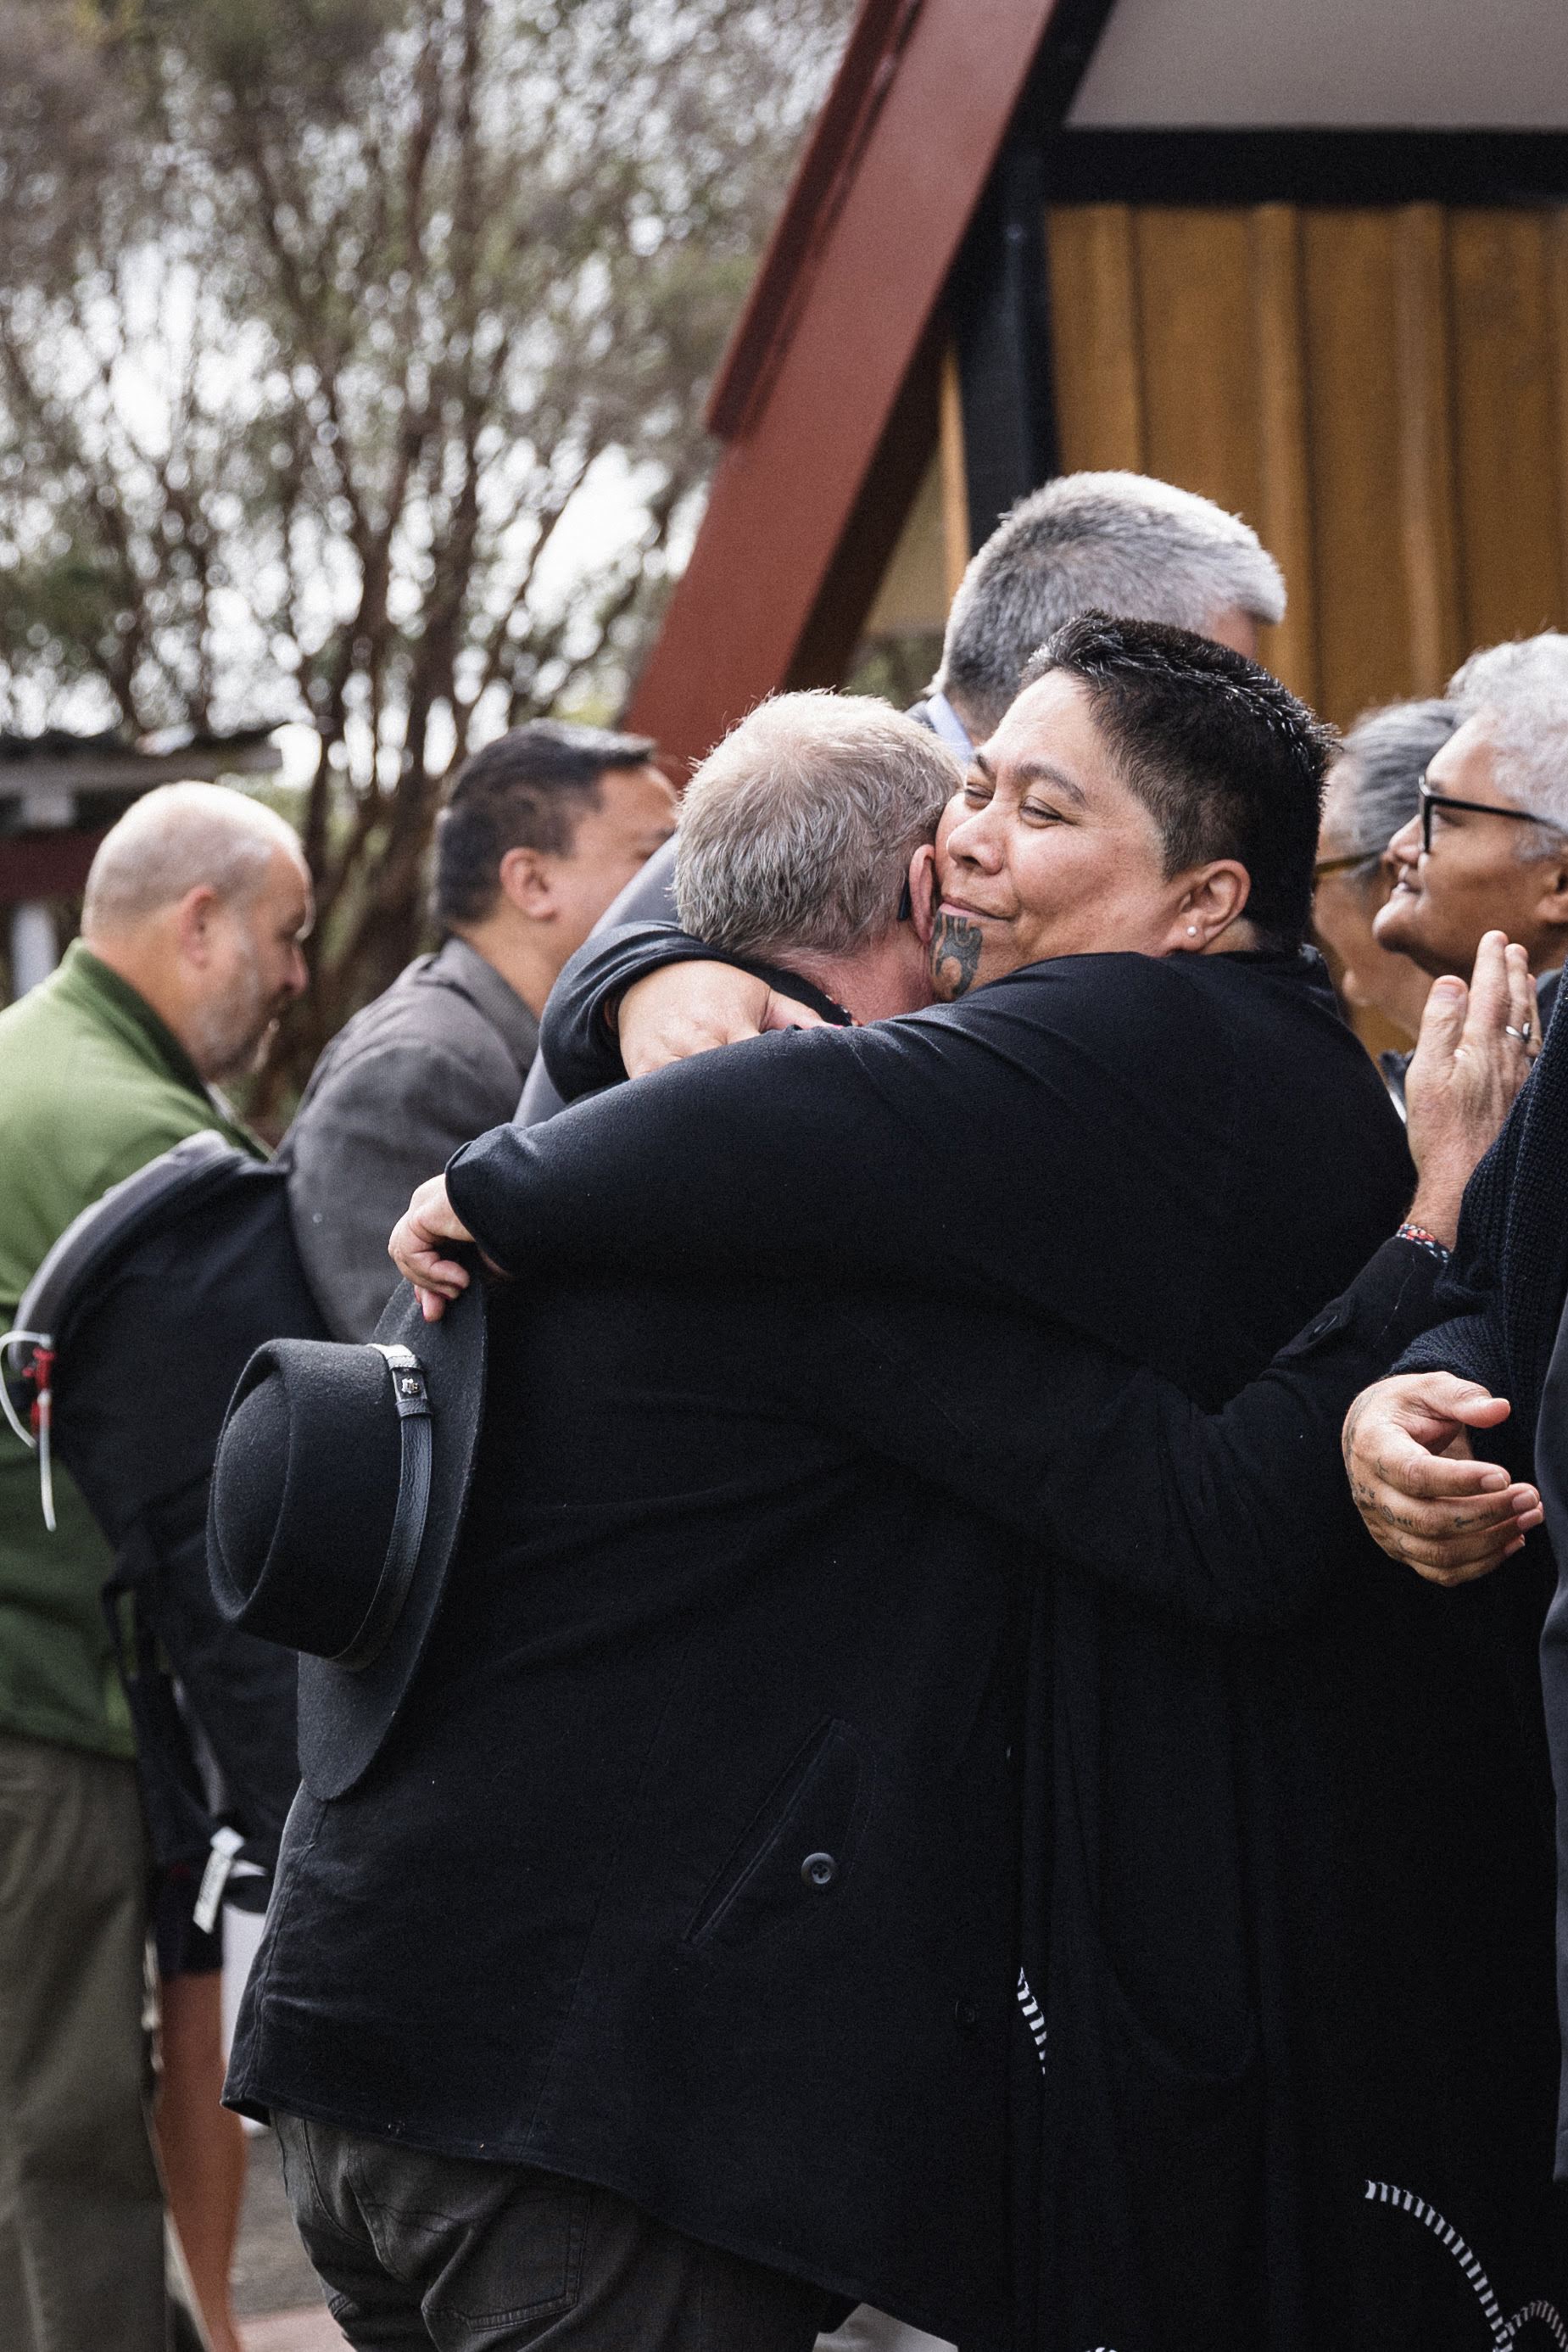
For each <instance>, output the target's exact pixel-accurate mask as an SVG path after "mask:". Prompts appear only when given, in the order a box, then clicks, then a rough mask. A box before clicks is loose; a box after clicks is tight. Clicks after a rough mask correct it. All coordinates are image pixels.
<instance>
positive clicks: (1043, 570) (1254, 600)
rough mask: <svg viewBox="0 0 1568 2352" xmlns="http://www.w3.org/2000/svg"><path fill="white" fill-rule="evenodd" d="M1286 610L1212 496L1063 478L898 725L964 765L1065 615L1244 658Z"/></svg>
mask: <svg viewBox="0 0 1568 2352" xmlns="http://www.w3.org/2000/svg"><path fill="white" fill-rule="evenodd" d="M1284 610H1285V583H1284V581H1283V580H1282V578H1281V574H1280V567H1279V565H1278V564H1277V563H1276V562H1275V561H1274V559H1273V557H1272V556H1271V555H1270V553H1269V552H1268V551H1267V549H1265V548H1264V547H1262V546H1261V545H1260V543H1259V540H1258V534H1257V532H1256V531H1254V530H1251V529H1250V528H1249V526H1248V525H1247V524H1246V523H1244V522H1242V521H1241V520H1239V517H1238V516H1236V515H1230V514H1227V513H1226V512H1225V509H1223V508H1222V507H1218V506H1216V505H1215V504H1214V503H1213V501H1212V499H1202V498H1199V497H1198V496H1197V494H1196V492H1194V491H1192V490H1181V489H1177V488H1176V486H1175V485H1174V484H1173V483H1170V482H1159V481H1155V480H1154V479H1153V478H1151V477H1150V476H1148V475H1146V474H1122V473H1110V474H1063V475H1061V476H1060V477H1059V478H1058V479H1057V480H1055V481H1052V482H1047V483H1046V484H1045V486H1044V488H1041V489H1038V490H1032V491H1031V492H1030V495H1029V497H1028V498H1026V499H1020V500H1019V504H1018V505H1017V506H1016V507H1014V509H1012V512H1011V513H1010V514H1009V515H1007V516H1006V517H1004V519H1003V520H1002V521H1001V522H999V523H998V525H997V528H996V530H994V531H993V532H992V533H991V535H990V537H989V539H988V540H987V541H986V543H985V545H984V546H983V547H982V548H981V549H980V551H979V552H978V554H977V555H976V556H975V557H974V558H973V560H972V561H971V562H970V564H969V568H968V570H967V572H965V574H964V577H963V580H962V581H961V582H960V583H959V587H958V593H957V594H956V596H955V597H954V599H953V608H952V611H951V612H950V613H949V614H948V616H947V628H946V635H945V637H944V639H943V644H942V660H941V664H940V666H939V667H938V669H937V672H936V677H935V679H934V680H933V681H932V684H931V686H930V688H929V689H928V690H927V692H926V693H925V696H924V697H923V698H922V699H921V700H920V701H918V702H916V703H915V705H914V706H913V708H912V709H911V712H910V716H911V717H912V718H914V719H919V720H920V721H921V723H922V725H923V726H926V727H929V728H930V729H931V730H932V731H933V733H934V734H936V735H939V736H940V737H941V738H942V740H943V741H944V742H946V743H948V744H950V745H951V746H952V748H953V750H954V751H956V753H957V754H958V756H959V758H960V759H967V757H968V755H969V752H970V751H971V750H972V749H973V748H974V746H975V744H977V743H978V742H981V741H983V740H984V739H985V737H986V736H988V734H990V733H991V731H992V730H993V729H994V728H995V727H996V726H997V724H998V721H999V720H1000V719H1001V716H1002V713H1003V711H1004V710H1006V709H1007V707H1008V705H1009V703H1010V702H1011V701H1012V699H1013V697H1014V696H1015V694H1016V693H1017V692H1018V685H1019V678H1020V677H1022V675H1023V671H1024V665H1025V664H1026V663H1027V662H1028V660H1029V658H1030V655H1031V654H1033V653H1034V652H1035V651H1036V649H1037V648H1038V647H1039V646H1041V645H1042V644H1043V643H1044V641H1045V639H1046V638H1047V637H1048V636H1050V635H1051V632H1052V630H1053V629H1058V628H1060V627H1061V625H1062V623H1063V622H1064V621H1070V620H1071V618H1072V616H1073V614H1075V613H1083V612H1089V611H1095V612H1102V613H1111V614H1116V615H1117V616H1118V617H1121V618H1124V619H1127V620H1138V621H1166V622H1169V623H1171V624H1172V625H1174V626H1176V627H1177V628H1183V629H1196V630H1197V631H1198V632H1199V633H1200V634H1201V635H1204V636H1208V637H1215V638H1218V640H1219V642H1220V643H1221V644H1222V645H1227V646H1234V647H1235V649H1236V651H1237V652H1238V653H1242V654H1246V655H1247V656H1249V658H1256V656H1257V653H1258V633H1259V630H1260V628H1262V627H1265V626H1268V625H1271V624H1272V623H1274V622H1276V621H1278V620H1280V619H1281V617H1282V615H1283V614H1284ZM674 872H675V860H674V847H673V846H672V847H670V848H669V849H667V850H665V851H664V854H663V855H662V856H658V857H656V858H654V859H653V861H652V862H651V864H650V865H649V866H647V868H646V869H645V870H644V871H643V873H641V874H639V875H638V877H636V879H635V881H634V882H632V884H631V886H630V887H628V888H627V889H624V890H623V891H622V894H621V896H620V898H617V899H616V901H615V903H614V905H613V906H612V907H611V908H610V909H609V910H608V912H607V913H606V914H605V915H604V917H603V918H602V921H601V925H600V926H599V928H601V929H608V928H609V927H610V926H611V925H612V924H616V923H638V922H671V921H674V919H675V902H674ZM734 1034H737V1035H739V1034H746V1033H744V1032H738V1031H737V1032H735V1033H734ZM711 1042H712V1043H714V1044H721V1043H724V1042H726V1039H725V1038H723V1037H721V1036H718V1035H716V1036H715V1037H714V1038H713V1039H712V1041H711ZM559 1108H561V1098H560V1097H559V1094H558V1093H557V1092H556V1089H555V1087H553V1086H552V1085H551V1084H550V1079H549V1072H548V1071H547V1070H546V1068H545V1066H544V1064H543V1063H542V1062H536V1064H535V1065H534V1067H533V1070H532V1072H531V1074H530V1076H529V1078H528V1085H527V1086H526V1087H525V1088H524V1089H523V1098H522V1101H521V1102H520V1103H519V1104H518V1106H517V1118H518V1120H519V1121H520V1123H521V1124H522V1125H523V1126H525V1127H531V1126H533V1124H534V1123H535V1121H536V1120H538V1119H541V1118H553V1116H554V1114H555V1113H556V1112H557V1111H558V1110H559Z"/></svg>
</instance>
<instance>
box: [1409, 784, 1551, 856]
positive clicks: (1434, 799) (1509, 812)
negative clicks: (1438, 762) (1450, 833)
mask: <svg viewBox="0 0 1568 2352" xmlns="http://www.w3.org/2000/svg"><path fill="white" fill-rule="evenodd" d="M1416 790H1417V792H1418V793H1420V796H1421V846H1422V848H1423V849H1424V850H1425V852H1426V854H1427V856H1428V857H1430V856H1431V855H1432V812H1433V810H1434V809H1440V808H1444V809H1468V810H1469V814H1471V815H1472V816H1505V817H1508V818H1510V819H1511V822H1512V823H1513V824H1545V825H1549V824H1551V823H1552V819H1551V818H1550V817H1549V816H1536V815H1535V814H1533V813H1532V812H1531V810H1529V809H1511V808H1499V807H1498V806H1497V805H1496V804H1495V803H1493V802H1491V801H1457V800H1456V799H1455V798H1454V796H1453V794H1452V793H1435V792H1434V791H1433V790H1432V787H1431V785H1430V784H1429V783H1428V782H1427V779H1426V778H1425V776H1423V777H1422V779H1421V782H1420V783H1419V784H1418V785H1417V786H1416Z"/></svg>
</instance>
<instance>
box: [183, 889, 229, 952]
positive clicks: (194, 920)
mask: <svg viewBox="0 0 1568 2352" xmlns="http://www.w3.org/2000/svg"><path fill="white" fill-rule="evenodd" d="M222 904H223V902H222V900H221V899H220V898H219V897H218V894H217V892H216V891H215V890H214V888H213V887H212V885H211V884H210V883H207V882H198V883H197V885H196V887H195V888H194V889H193V890H187V891H186V893H185V895H184V897H183V898H182V899H181V901H180V903H179V906H178V907H177V908H175V910H174V923H175V935H176V937H177V938H178V940H179V942H180V952H181V954H182V955H183V956H184V957H185V959H186V960H187V961H188V962H191V963H193V964H195V965H197V966H198V967H199V968H204V967H205V966H206V965H207V964H208V963H210V962H211V961H212V953H213V925H214V921H215V920H216V919H217V915H218V911H219V908H221V906H222Z"/></svg>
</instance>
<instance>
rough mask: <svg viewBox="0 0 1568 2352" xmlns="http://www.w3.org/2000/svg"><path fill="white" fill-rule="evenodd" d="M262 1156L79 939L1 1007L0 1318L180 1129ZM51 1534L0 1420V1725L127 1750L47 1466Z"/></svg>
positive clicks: (106, 1653) (88, 1522)
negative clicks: (77, 1228) (109, 1196)
mask: <svg viewBox="0 0 1568 2352" xmlns="http://www.w3.org/2000/svg"><path fill="white" fill-rule="evenodd" d="M204 1127H212V1128H216V1129H218V1130H219V1132H220V1133H221V1134H222V1135H223V1136H224V1137H225V1139H227V1140H228V1141H229V1142H230V1143H234V1144H237V1145H238V1146H239V1147H240V1148H241V1150H246V1151H250V1152H253V1153H255V1154H256V1156H257V1157H258V1158H259V1157H263V1156H265V1155H264V1154H263V1150H262V1146H261V1145H260V1144H259V1143H258V1142H257V1141H256V1138H255V1137H254V1136H253V1135H251V1134H250V1133H249V1132H248V1130H247V1129H245V1128H244V1127H242V1126H241V1125H240V1124H239V1122H238V1120H237V1119H236V1118H235V1115H234V1113H233V1111H232V1110H231V1109H230V1108H229V1107H228V1105H227V1104H226V1103H225V1101H224V1100H223V1097H221V1096H220V1095H216V1094H214V1093H213V1092H212V1091H211V1090H210V1089H209V1088H208V1087H206V1086H205V1085H204V1083H203V1080H202V1077H201V1075H200V1073H199V1072H198V1071H197V1069H196V1066H195V1064H194V1063H193V1061H192V1060H191V1057H190V1055H188V1054H187V1053H186V1051H185V1049H184V1047H183V1045H181V1044H180V1041H179V1039H178V1038H177V1037H175V1036H174V1035H173V1034H172V1032H171V1031H170V1030H168V1029H167V1028H165V1027H164V1025H163V1023H162V1021H161V1020H160V1019H159V1018H158V1015H157V1014H156V1013H154V1012H153V1010H152V1006H151V1005H150V1004H149V1003H147V1002H146V1000H145V999H144V998H143V997H141V996H140V995H139V994H138V993H137V992H136V990H135V989H133V988H132V987H131V985H130V984H129V982H126V981H123V980H121V979H120V976H119V974H118V973H117V972H113V971H110V969H109V967H108V965H107V964H104V963H101V962H100V961H99V959H98V957H97V956H95V955H91V954H89V951H88V950H87V949H86V948H84V947H83V946H82V945H81V944H80V942H79V941H78V942H77V944H76V945H75V946H73V947H71V948H70V949H68V950H67V953H66V957H65V961H64V962H63V963H62V964H61V966H60V968H59V970H58V971H56V972H54V973H52V974H51V975H50V977H49V978H48V979H47V980H46V981H44V982H42V983H41V984H40V985H39V986H38V987H37V988H35V989H32V990H30V991H29V992H28V993H27V994H26V996H24V997H22V998H21V999H20V1001H19V1002H18V1003H16V1004H12V1005H9V1006H7V1008H6V1009H5V1012H3V1013H0V1330H7V1329H9V1328H10V1327H11V1325H12V1324H13V1323H14V1321H15V1320H16V1302H17V1300H18V1299H19V1298H20V1297H21V1296H22V1293H23V1291H24V1290H25V1289H26V1286H27V1285H28V1283H29V1282H30V1281H31V1280H32V1278H33V1276H34V1275H35V1274H36V1273H37V1269H38V1267H39V1266H40V1265H42V1263H43V1261H44V1259H45V1258H46V1256H47V1255H48V1252H49V1250H50V1249H51V1248H52V1247H53V1245H54V1244H55V1243H56V1242H57V1240H58V1239H59V1236H60V1235H61V1234H63V1233H64V1231H65V1229H66V1227H67V1226H68V1224H69V1223H70V1222H71V1220H72V1218H73V1217H76V1216H78V1215H79V1214H80V1213H81V1211H82V1210H83V1209H85V1208H87V1207H88V1206H89V1204H90V1203H91V1202H94V1201H96V1200H98V1199H99V1197H100V1196H101V1195H102V1194H103V1193H104V1192H107V1191H108V1190H109V1187H110V1185H111V1184H118V1183H119V1182H120V1179H121V1178H122V1177H125V1176H131V1175H134V1174H135V1172H136V1171H137V1169H139V1168H141V1167H144V1166H145V1165H146V1163H147V1161H148V1160H154V1159H156V1158H157V1156H158V1154H159V1153H160V1152H161V1151H167V1150H169V1149H170V1147H171V1146H172V1145H173V1144H176V1143H179V1142H181V1141H183V1139H184V1138H185V1137H186V1136H188V1135H194V1134H196V1133H197V1132H198V1130H199V1129H202V1128H204ZM55 1507H56V1515H57V1519H58V1523H59V1524H58V1527H57V1530H56V1532H55V1533H54V1534H53V1535H51V1534H50V1533H49V1532H48V1530H47V1528H46V1527H45V1525H44V1519H43V1513H42V1510H41V1508H40V1505H39V1499H38V1474H37V1465H36V1463H35V1461H34V1459H33V1457H32V1456H31V1455H30V1454H27V1453H26V1451H25V1450H24V1448H23V1447H22V1446H21V1445H20V1444H18V1443H17V1441H16V1438H15V1437H14V1436H13V1435H12V1433H11V1432H10V1431H9V1430H8V1429H7V1428H5V1424H4V1423H3V1422H0V1728H4V1729H5V1730H7V1731H12V1732H22V1733H24V1734H26V1735H28V1736H29V1737H31V1738H37V1739H54V1740H58V1741H60V1742H62V1743H63V1744H64V1745H65V1746H67V1747H69V1748H90V1749H93V1750H95V1751H96V1752H98V1753H99V1754H100V1755H106V1756H129V1755H131V1752H132V1740H131V1720H130V1716H129V1714H128V1712H127V1709H126V1705H125V1699H124V1695H123V1693H122V1692H121V1690H120V1682H119V1677H118V1675H117V1674H116V1671H115V1666H114V1661H113V1656H112V1653H111V1649H110V1641H109V1635H108V1630H107V1628H106V1626H105V1624H104V1619H103V1610H102V1605H101V1602H100V1599H99V1595H100V1593H101V1591H102V1588H103V1583H104V1580H105V1578H106V1577H107V1576H108V1574H109V1572H110V1566H111V1559H110V1550H109V1547H108V1545H107V1544H106V1542H105V1541H104V1538H103V1537H102V1535H101V1534H100V1533H99V1528H98V1525H97V1523H96V1521H95V1520H94V1519H93V1517H92V1516H91V1514H90V1512H89V1509H88V1507H87V1505H86V1503H85V1502H84V1501H83V1499H82V1497H81V1495H80V1493H79V1492H78V1489H77V1488H76V1487H75V1486H73V1485H72V1483H71V1481H70V1479H69V1478H68V1476H66V1475H65V1474H64V1472H63V1470H62V1469H60V1467H59V1466H58V1465H57V1467H56V1471H55Z"/></svg>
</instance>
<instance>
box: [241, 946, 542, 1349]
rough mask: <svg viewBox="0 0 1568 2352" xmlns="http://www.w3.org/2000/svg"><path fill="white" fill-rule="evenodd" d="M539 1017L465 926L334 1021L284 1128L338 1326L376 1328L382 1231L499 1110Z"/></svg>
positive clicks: (296, 1196)
mask: <svg viewBox="0 0 1568 2352" xmlns="http://www.w3.org/2000/svg"><path fill="white" fill-rule="evenodd" d="M538 1034H539V1032H538V1022H537V1021H536V1020H535V1018H534V1016H533V1014H532V1013H530V1012H529V1010H528V1006H527V1005H526V1004H525V1003H523V1001H522V999H521V997H520V996H518V994H517V992H516V990H515V989H513V988H511V987H509V986H508V985H507V982H506V981H504V980H503V979H502V978H501V975H500V973H499V972H498V971H496V970H495V969H494V967H493V966H492V965H490V964H487V963H486V961H485V959H484V957H483V956H481V955H478V954H476V951H475V950H474V949H473V948H471V947H469V946H468V945H467V943H466V942H465V940H447V942H446V944H445V946H444V948H443V949H442V950H440V952H439V954H437V955H433V956H421V957H419V958H418V960H417V961H415V962H413V963H411V964H410V965H409V967H408V969H407V971H403V972H400V973H399V975H398V977H397V979H396V980H394V981H393V982H392V986H391V987H390V988H389V989H387V990H385V991H384V992H383V993H382V995H380V996H378V997H377V998H376V999H375V1001H374V1002H373V1003H370V1004H367V1005H366V1006H365V1008H364V1010H363V1012H362V1013H355V1015H354V1017H353V1019H352V1020H351V1021H350V1022H349V1023H348V1024H346V1026H345V1027H344V1028H342V1029H341V1030H340V1032H339V1034H338V1035H337V1036H336V1037H334V1039H333V1040H332V1043H331V1044H330V1045H329V1046H328V1048H327V1050H326V1052H325V1053H324V1054H323V1055H322V1056H321V1058H320V1060H319V1062H318V1063H317V1065H316V1067H315V1069H314V1071H313V1072H312V1073H311V1077H310V1083H309V1085H308V1087H306V1089H305V1093H304V1097H303V1098H302V1100H301V1102H300V1105H299V1108H298V1113H297V1114H296V1116H295V1120H294V1124H293V1126H292V1127H291V1128H290V1129H289V1130H288V1133H287V1136H286V1137H285V1139H284V1145H283V1150H284V1154H285V1156H286V1157H287V1160H288V1163H289V1177H288V1200H289V1207H290V1209H291V1211H292V1213H293V1217H294V1230H295V1234H296V1235H297V1237H298V1243H299V1253H300V1255H301V1256H302V1257H303V1259H304V1261H305V1270H306V1273H307V1274H308V1276H309V1278H310V1285H311V1287H312V1289H313V1290H314V1291H315V1293H316V1297H317V1299H318V1301H319V1304H320V1307H321V1310H322V1313H323V1314H324V1315H325V1316H326V1318H327V1320H328V1322H329V1324H330V1325H331V1327H332V1329H333V1332H334V1335H335V1336H336V1337H337V1338H338V1339H367V1338H368V1337H369V1336H370V1334H371V1331H372V1330H374V1328H375V1327H376V1324H377V1322H378V1321H379V1320H380V1318H381V1312H382V1307H384V1306H385V1305H386V1303H387V1300H388V1299H389V1298H390V1297H391V1296H392V1291H393V1290H394V1289H395V1287H396V1286H397V1276H396V1275H395V1273H394V1272H393V1270H392V1261H391V1259H390V1258H389V1257H388V1256H387V1236H388V1234H390V1233H391V1232H392V1227H393V1225H394V1224H396V1223H397V1221H398V1219H399V1217H401V1216H402V1213H403V1211H404V1210H405V1209H406V1208H407V1206H408V1196H409V1194H410V1193H411V1192H413V1188H414V1186H415V1185H416V1184H422V1183H423V1181H424V1180H425V1178H426V1177H427V1176H439V1175H440V1173H441V1171H442V1170H443V1169H444V1167H445V1165H446V1163H447V1161H448V1160H450V1159H451V1157H452V1154H453V1153H454V1152H455V1150H456V1149H457V1147H458V1145H459V1144H460V1143H468V1142H471V1141H472V1140H473V1139H474V1137H475V1136H476V1135H483V1133H484V1132H485V1130H486V1128H490V1127H496V1126H498V1125H499V1124H500V1122H501V1121H502V1120H503V1119H508V1118H511V1116H512V1112H513V1110H514V1108H516V1105H517V1090H518V1088H519V1087H521V1085H522V1083H523V1080H524V1079H525V1078H526V1077H527V1076H528V1068H529V1065H530V1064H531V1063H532V1061H533V1058H534V1052H535V1048H536V1047H537V1045H538Z"/></svg>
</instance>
